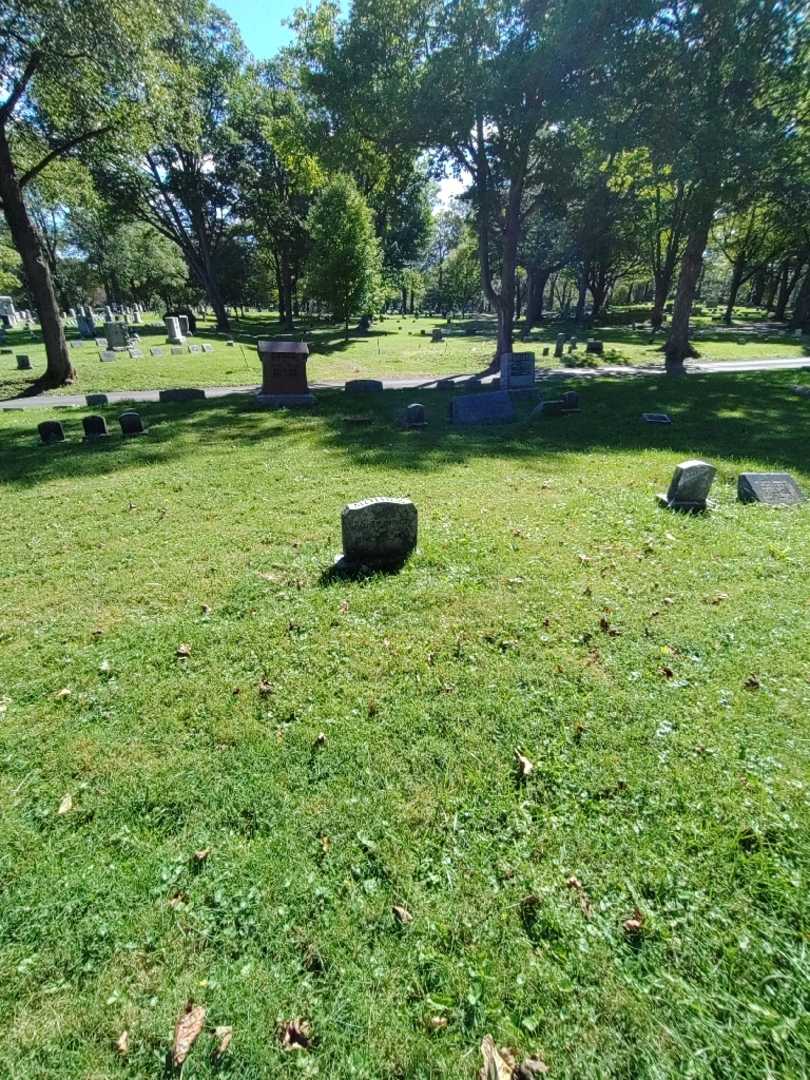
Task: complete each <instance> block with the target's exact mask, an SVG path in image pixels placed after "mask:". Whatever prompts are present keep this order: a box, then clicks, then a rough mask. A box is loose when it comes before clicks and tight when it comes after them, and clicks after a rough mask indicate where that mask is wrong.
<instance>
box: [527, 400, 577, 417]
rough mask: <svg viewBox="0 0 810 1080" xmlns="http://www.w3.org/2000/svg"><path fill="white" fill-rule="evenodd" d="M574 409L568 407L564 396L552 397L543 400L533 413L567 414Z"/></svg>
mask: <svg viewBox="0 0 810 1080" xmlns="http://www.w3.org/2000/svg"><path fill="white" fill-rule="evenodd" d="M572 411H573V410H572V409H566V407H565V402H564V401H563V400H562V398H551V399H548V400H545V401H541V402H540V404H539V405H538V406H537V408H536V409H534V411H533V413H532V415H535V414H537V415H539V416H565V414H566V413H567V412H572Z"/></svg>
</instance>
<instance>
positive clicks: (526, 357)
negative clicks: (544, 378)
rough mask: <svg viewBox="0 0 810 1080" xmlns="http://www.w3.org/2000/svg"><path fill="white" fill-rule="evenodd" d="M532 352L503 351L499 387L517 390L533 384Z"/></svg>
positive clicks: (533, 364)
mask: <svg viewBox="0 0 810 1080" xmlns="http://www.w3.org/2000/svg"><path fill="white" fill-rule="evenodd" d="M534 377H535V361H534V353H531V352H522V353H503V355H502V356H501V387H502V388H503V389H504V390H519V389H521V388H525V387H531V386H534Z"/></svg>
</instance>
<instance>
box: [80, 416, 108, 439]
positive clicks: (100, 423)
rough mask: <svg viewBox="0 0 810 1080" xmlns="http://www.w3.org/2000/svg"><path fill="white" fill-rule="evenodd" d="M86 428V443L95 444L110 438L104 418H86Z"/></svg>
mask: <svg viewBox="0 0 810 1080" xmlns="http://www.w3.org/2000/svg"><path fill="white" fill-rule="evenodd" d="M82 426H83V427H84V441H85V442H94V441H95V440H96V439H106V438H109V434H110V433H109V431H108V430H107V421H106V420H105V419H104V417H103V416H85V418H84V419H83V420H82Z"/></svg>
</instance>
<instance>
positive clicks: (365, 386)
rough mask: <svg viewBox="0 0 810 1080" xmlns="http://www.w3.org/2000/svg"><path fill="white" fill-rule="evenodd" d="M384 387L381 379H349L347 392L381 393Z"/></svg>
mask: <svg viewBox="0 0 810 1080" xmlns="http://www.w3.org/2000/svg"><path fill="white" fill-rule="evenodd" d="M382 389H383V384H382V383H381V382H380V380H379V379H349V381H348V382H347V383H346V387H345V390H346V393H347V394H379V393H382Z"/></svg>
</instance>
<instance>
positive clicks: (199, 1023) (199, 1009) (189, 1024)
mask: <svg viewBox="0 0 810 1080" xmlns="http://www.w3.org/2000/svg"><path fill="white" fill-rule="evenodd" d="M205 1013H206V1009H205V1006H204V1005H195V1004H194V1002H193V1001H187V1002H186V1005H185V1008H184V1009H183V1011H182V1012H181V1013H180V1016H179V1017H178V1018H177V1023H176V1024H175V1026H174V1045H173V1046H172V1064H173V1065H174V1067H175V1069H179V1068H180V1066H181V1065H182V1064H183V1062H184V1061H185V1060H186V1058H187V1057H188V1053H189V1050H191V1048H192V1046H193V1045H194V1042H195V1040H196V1038H197V1036H198V1035H199V1034H200V1032H201V1031H202V1029H203V1025H204V1024H205Z"/></svg>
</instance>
